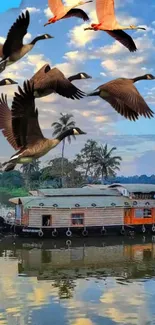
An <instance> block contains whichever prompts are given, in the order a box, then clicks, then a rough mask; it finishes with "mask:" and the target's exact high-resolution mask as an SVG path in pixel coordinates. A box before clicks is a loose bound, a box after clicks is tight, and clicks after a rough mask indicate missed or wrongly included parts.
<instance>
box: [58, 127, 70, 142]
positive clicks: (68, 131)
mask: <svg viewBox="0 0 155 325" xmlns="http://www.w3.org/2000/svg"><path fill="white" fill-rule="evenodd" d="M69 135H71V133H70V130H66V131H64V132H62V133H61V134H60V135H58V136H57V138H56V140H58V141H59V142H61V141H62V140H64V139H65V138H66V137H68V136H69Z"/></svg>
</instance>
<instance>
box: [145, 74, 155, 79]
mask: <svg viewBox="0 0 155 325" xmlns="http://www.w3.org/2000/svg"><path fill="white" fill-rule="evenodd" d="M145 77H146V79H147V80H153V79H155V77H154V76H153V75H152V74H150V73H148V74H146V75H145Z"/></svg>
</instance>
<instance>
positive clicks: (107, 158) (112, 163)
mask: <svg viewBox="0 0 155 325" xmlns="http://www.w3.org/2000/svg"><path fill="white" fill-rule="evenodd" d="M116 149H117V148H116V147H113V148H111V149H110V150H109V151H108V145H107V144H106V145H105V146H100V147H99V148H98V149H97V151H96V152H95V154H94V158H93V161H94V164H95V165H96V176H97V177H100V176H101V177H102V181H103V178H105V179H107V178H108V177H115V176H116V171H118V170H120V161H121V160H122V158H121V157H120V156H113V155H112V154H113V152H114V151H115V150H116Z"/></svg>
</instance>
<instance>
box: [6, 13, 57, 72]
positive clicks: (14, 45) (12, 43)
mask: <svg viewBox="0 0 155 325" xmlns="http://www.w3.org/2000/svg"><path fill="white" fill-rule="evenodd" d="M29 23H30V14H29V11H28V10H26V12H25V13H22V14H21V15H20V16H19V17H18V18H17V20H16V22H15V23H14V24H13V25H12V27H11V28H10V30H9V32H8V35H7V39H6V41H5V43H4V44H3V45H2V44H1V45H0V57H1V58H2V59H1V61H0V62H1V63H0V72H2V71H3V70H5V68H6V66H8V65H10V64H13V63H14V62H16V61H18V60H20V59H21V58H22V57H23V56H24V55H25V54H26V53H28V52H29V51H31V50H32V49H33V47H34V45H35V44H36V42H38V41H40V40H44V39H49V38H53V36H50V35H49V34H44V35H40V36H37V37H36V38H34V39H33V41H32V42H31V43H29V44H26V45H23V38H24V36H25V35H26V34H27V29H28V26H29Z"/></svg>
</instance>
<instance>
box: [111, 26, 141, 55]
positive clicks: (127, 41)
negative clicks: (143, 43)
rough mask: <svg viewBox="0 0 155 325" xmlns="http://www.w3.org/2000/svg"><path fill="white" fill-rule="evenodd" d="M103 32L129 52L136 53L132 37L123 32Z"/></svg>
mask: <svg viewBox="0 0 155 325" xmlns="http://www.w3.org/2000/svg"><path fill="white" fill-rule="evenodd" d="M105 32H106V33H107V34H109V35H110V36H112V37H113V38H115V40H117V41H118V42H120V43H121V44H122V45H124V46H125V47H126V48H127V49H128V50H129V51H130V52H135V51H137V48H136V45H135V43H134V41H133V39H132V37H131V36H129V35H128V34H127V33H125V32H124V31H123V30H113V31H109V30H106V31H105Z"/></svg>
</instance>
